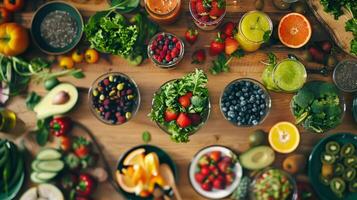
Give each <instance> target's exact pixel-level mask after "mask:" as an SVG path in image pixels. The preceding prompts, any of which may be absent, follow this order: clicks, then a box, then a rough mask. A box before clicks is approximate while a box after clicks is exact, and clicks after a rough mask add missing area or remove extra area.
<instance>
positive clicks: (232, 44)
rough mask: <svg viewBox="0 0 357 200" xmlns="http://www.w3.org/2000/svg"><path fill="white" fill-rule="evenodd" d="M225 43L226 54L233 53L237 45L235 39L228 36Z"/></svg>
mask: <svg viewBox="0 0 357 200" xmlns="http://www.w3.org/2000/svg"><path fill="white" fill-rule="evenodd" d="M224 44H225V53H226V54H227V55H231V54H232V53H234V52H235V51H236V50H237V49H238V46H239V43H238V42H237V40H235V39H234V38H231V37H228V38H226V40H225V41H224Z"/></svg>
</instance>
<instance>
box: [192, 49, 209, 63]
mask: <svg viewBox="0 0 357 200" xmlns="http://www.w3.org/2000/svg"><path fill="white" fill-rule="evenodd" d="M205 60H206V53H205V50H204V49H199V50H197V51H195V52H194V53H193V54H192V62H191V63H192V64H202V63H204V62H205Z"/></svg>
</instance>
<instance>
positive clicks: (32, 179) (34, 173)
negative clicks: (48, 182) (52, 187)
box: [31, 172, 45, 183]
mask: <svg viewBox="0 0 357 200" xmlns="http://www.w3.org/2000/svg"><path fill="white" fill-rule="evenodd" d="M37 174H38V173H37V172H32V173H31V181H32V182H34V183H44V182H45V181H44V180H41V179H39V178H37Z"/></svg>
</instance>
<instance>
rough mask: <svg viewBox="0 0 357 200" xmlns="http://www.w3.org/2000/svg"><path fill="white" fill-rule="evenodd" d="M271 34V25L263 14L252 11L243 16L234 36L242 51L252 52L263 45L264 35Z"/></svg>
mask: <svg viewBox="0 0 357 200" xmlns="http://www.w3.org/2000/svg"><path fill="white" fill-rule="evenodd" d="M272 32H273V23H272V21H271V19H270V17H269V16H268V15H267V14H265V13H264V12H261V11H257V10H253V11H250V12H248V13H246V14H244V15H243V17H242V18H241V19H240V21H239V25H238V34H237V35H236V36H235V37H236V40H238V42H239V45H240V47H241V48H242V49H243V50H244V51H248V52H253V51H256V50H258V49H259V48H260V46H261V45H262V44H263V43H264V35H265V34H266V33H269V37H270V35H271V34H272Z"/></svg>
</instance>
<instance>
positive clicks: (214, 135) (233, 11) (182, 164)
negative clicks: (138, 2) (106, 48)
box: [7, 0, 356, 200]
mask: <svg viewBox="0 0 357 200" xmlns="http://www.w3.org/2000/svg"><path fill="white" fill-rule="evenodd" d="M253 2H254V1H253V0H240V1H238V2H237V3H234V1H232V0H228V13H227V16H226V17H225V21H229V20H232V21H234V22H238V20H239V19H240V17H241V16H242V15H243V14H244V13H245V12H247V11H250V10H253V9H254V3H253ZM183 5H184V6H183V10H182V15H181V16H180V19H179V20H178V21H177V22H176V23H175V24H173V25H169V26H162V29H163V30H165V31H169V32H173V33H175V34H177V35H178V36H180V37H183V36H184V33H185V31H186V30H187V28H188V27H194V24H193V22H192V18H191V16H190V13H189V11H188V0H184V1H183ZM30 6H31V5H30ZM31 7H32V9H34V8H36V6H34V5H32V6H31ZM264 12H266V13H268V15H269V16H270V17H271V18H272V20H273V21H274V22H275V23H277V22H278V21H279V19H280V18H281V17H282V16H283V15H284V14H285V13H287V12H288V11H279V10H277V9H276V8H274V6H273V5H272V0H265V7H264ZM32 14H33V11H25V12H23V13H20V14H17V15H16V17H15V19H16V21H18V22H20V23H23V24H24V25H25V26H27V27H28V25H29V21H30V19H31V17H32ZM82 14H83V15H84V16H85V17H87V16H90V15H91V14H93V12H87V11H84V12H82ZM307 17H308V19H309V20H310V22H311V24H312V25H313V36H312V40H317V39H319V40H320V39H328V38H329V37H328V34H327V32H325V31H324V28H323V27H321V26H320V25H319V23H318V21H317V20H316V19H315V18H314V16H313V15H312V14H311V12H308V13H307ZM274 28H276V27H274ZM215 33H216V31H211V32H204V31H200V35H199V39H198V42H197V43H196V44H195V45H193V46H190V45H186V47H185V57H184V59H183V61H182V62H181V63H180V64H179V65H178V66H177V68H176V69H174V70H171V71H166V70H162V69H158V68H156V67H155V66H154V65H153V64H152V63H151V62H150V61H149V60H146V61H145V62H144V63H143V64H142V65H140V66H138V67H133V66H130V65H128V64H127V63H126V62H125V61H124V60H122V59H120V58H119V57H116V56H112V57H111V61H112V64H110V63H108V62H107V61H105V60H104V59H101V61H100V62H99V63H97V64H93V65H88V64H80V65H77V67H78V68H81V69H83V70H84V72H85V75H86V77H85V78H84V79H81V80H75V79H72V78H65V79H63V80H65V81H69V82H71V83H73V84H75V85H76V86H79V87H83V88H89V87H90V86H91V83H92V81H94V79H95V78H96V77H98V76H99V75H101V74H103V73H105V72H109V71H119V72H123V73H125V74H127V75H129V76H130V77H131V78H133V79H134V80H135V81H136V83H137V84H138V85H139V88H140V91H141V96H142V102H141V106H140V110H139V112H138V114H137V115H136V116H135V117H134V118H133V119H132V120H131V121H130V122H129V123H126V124H124V125H121V126H108V125H105V124H103V123H101V122H100V121H98V120H97V119H96V118H95V117H94V116H93V115H92V114H91V112H90V110H89V105H88V101H87V90H81V92H80V100H79V102H78V106H77V107H76V108H75V109H74V110H73V111H72V112H71V113H70V116H71V117H72V118H73V119H75V120H77V121H79V122H81V123H83V124H85V125H86V126H87V127H88V128H89V129H90V130H91V131H92V132H93V133H94V134H95V135H96V137H97V138H98V140H99V141H98V142H99V143H100V144H101V145H102V147H103V148H102V150H103V152H104V154H105V155H106V158H107V160H108V161H109V162H110V164H111V167H112V168H113V169H115V168H116V163H117V160H118V158H119V156H120V155H121V154H122V153H123V152H125V151H126V150H128V149H130V148H131V147H133V146H136V145H139V144H142V143H143V142H142V139H141V134H142V132H143V131H149V132H150V133H151V136H152V141H151V142H150V144H152V145H156V146H158V147H160V148H162V149H164V150H165V151H166V152H167V153H168V154H169V155H170V156H171V157H172V159H173V160H174V161H175V163H176V164H177V166H178V169H179V173H180V177H179V180H178V187H179V190H180V191H181V193H182V196H183V199H185V200H198V199H204V198H203V197H201V196H200V195H198V194H197V193H196V192H195V191H194V190H193V189H192V187H191V185H190V183H189V180H188V177H187V169H188V165H189V163H190V160H191V159H192V157H193V155H194V154H195V153H196V152H197V151H198V150H200V149H201V148H203V147H205V146H208V145H214V144H217V145H225V146H228V147H230V148H232V149H234V150H235V151H236V152H238V153H239V152H242V151H244V150H246V149H247V148H248V135H249V133H250V132H251V131H253V130H255V129H263V130H265V131H269V129H270V128H271V127H272V126H273V125H274V124H275V123H277V122H280V121H290V122H294V118H293V116H292V114H291V112H290V107H289V103H290V100H291V97H292V95H291V94H282V93H275V92H270V94H271V97H272V109H271V112H270V114H269V116H268V118H267V119H266V120H265V121H264V123H263V124H262V125H260V126H257V127H256V128H237V127H235V126H233V125H231V124H230V123H229V122H228V121H226V120H225V119H224V118H223V116H222V114H221V113H220V109H219V104H218V102H219V97H220V95H221V92H222V90H223V88H224V87H225V86H226V85H227V84H228V83H229V82H230V81H232V80H234V79H237V78H242V77H249V78H254V79H257V80H261V74H262V71H263V69H264V65H263V64H262V63H261V62H260V61H261V60H264V59H266V53H267V52H270V51H271V52H274V53H275V54H276V55H277V56H278V58H279V59H282V58H285V57H286V56H287V54H288V52H289V53H295V54H297V55H299V54H300V53H301V50H293V49H289V48H286V47H284V46H282V45H274V46H272V47H269V48H265V49H261V50H259V51H257V52H254V53H249V54H247V55H245V56H244V57H243V58H241V59H239V60H238V59H235V60H233V61H232V62H231V64H230V66H231V72H229V73H223V74H220V75H217V76H212V75H211V74H209V71H208V69H209V67H210V65H211V62H210V58H209V60H208V61H206V63H205V64H204V65H202V66H199V68H201V69H204V70H205V71H206V72H207V74H208V78H209V82H208V89H209V93H210V99H211V103H212V112H211V115H210V118H209V120H208V122H207V123H206V125H205V126H203V128H202V129H201V130H200V131H198V132H197V133H196V134H195V135H193V136H192V137H191V138H190V139H191V141H190V142H189V143H187V144H176V143H174V142H172V141H170V138H169V137H168V135H167V134H166V133H164V132H163V131H161V130H160V129H159V128H158V127H157V126H156V124H155V123H153V122H151V121H150V119H149V118H148V117H147V114H148V113H149V111H150V108H151V99H152V96H153V93H154V92H155V91H156V90H157V89H158V88H159V87H160V86H161V84H163V83H164V82H166V81H167V80H170V79H174V78H179V77H181V76H183V75H184V74H186V73H189V72H191V71H193V70H194V69H195V67H196V66H194V65H192V64H191V63H190V62H191V55H192V52H193V51H194V50H195V49H198V48H201V47H204V48H205V49H207V50H208V46H209V41H211V40H212V38H213V37H214V35H215ZM27 55H28V56H33V55H36V56H41V55H43V54H41V53H40V52H39V51H38V50H37V49H36V47H34V45H33V44H32V46H31V47H30V50H29V51H28V53H27ZM338 57H339V59H342V58H348V56H347V55H344V54H339V56H338ZM317 79H324V80H328V81H330V80H331V77H321V76H319V75H310V74H309V76H308V80H317ZM29 90H34V91H36V92H38V93H40V94H44V93H45V91H44V89H43V86H42V85H31V87H30V88H29ZM25 97H26V95H23V96H19V97H15V98H13V99H12V100H11V101H10V102H9V103H8V105H7V108H9V109H11V110H14V111H15V112H16V113H17V115H18V117H19V118H20V119H21V120H22V121H24V122H25V124H26V128H27V129H28V130H30V129H33V128H34V127H35V122H36V119H35V115H34V113H33V112H31V111H28V110H27V108H26V106H25V101H24V100H25ZM345 97H346V101H347V112H346V115H345V118H344V120H343V124H342V125H340V126H339V127H337V128H336V129H334V130H332V131H330V132H329V133H326V134H323V135H317V134H313V133H309V132H307V131H305V130H303V129H302V128H301V127H299V130H300V131H301V142H300V145H299V147H298V149H297V150H296V151H295V152H300V153H303V154H305V155H307V156H308V155H309V153H310V151H311V149H312V147H313V146H314V144H316V142H317V141H319V140H320V139H321V138H323V137H325V136H327V135H329V134H333V133H336V132H341V131H344V132H355V130H356V123H354V122H353V119H352V114H351V111H350V109H351V96H350V95H347V94H345ZM286 156H287V155H282V154H278V156H277V159H276V162H275V166H277V167H281V161H282V159H283V158H284V157H286ZM95 199H103V200H104V199H124V198H123V197H121V196H120V194H119V193H117V192H116V191H115V190H114V189H113V188H112V187H111V186H110V185H109V184H102V185H100V186H99V188H98V189H97V192H96V194H95Z"/></svg>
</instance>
